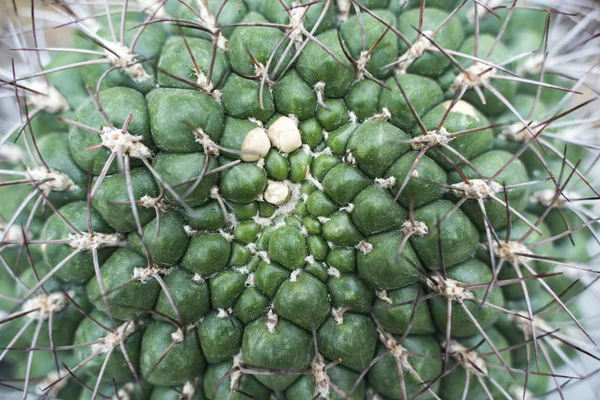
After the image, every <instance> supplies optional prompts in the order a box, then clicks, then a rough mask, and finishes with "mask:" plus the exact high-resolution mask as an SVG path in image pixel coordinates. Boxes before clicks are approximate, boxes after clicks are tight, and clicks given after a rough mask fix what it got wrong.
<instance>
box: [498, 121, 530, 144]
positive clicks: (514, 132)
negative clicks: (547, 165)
mask: <svg viewBox="0 0 600 400" xmlns="http://www.w3.org/2000/svg"><path fill="white" fill-rule="evenodd" d="M526 122H527V121H526ZM527 125H528V126H537V125H539V123H538V122H537V121H529V122H527ZM498 137H500V138H501V139H504V140H507V141H510V142H519V143H523V142H528V141H530V140H531V139H532V138H533V136H532V135H531V132H529V130H528V129H527V128H526V127H525V125H523V124H522V123H521V122H515V123H514V124H512V125H509V126H507V127H506V128H505V129H504V130H503V131H502V132H501V133H500V134H499V135H498Z"/></svg>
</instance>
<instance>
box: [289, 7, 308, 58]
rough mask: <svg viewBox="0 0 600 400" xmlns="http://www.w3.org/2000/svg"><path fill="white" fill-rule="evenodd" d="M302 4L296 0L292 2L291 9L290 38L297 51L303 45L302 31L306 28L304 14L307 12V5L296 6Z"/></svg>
mask: <svg viewBox="0 0 600 400" xmlns="http://www.w3.org/2000/svg"><path fill="white" fill-rule="evenodd" d="M299 5H300V4H299V3H298V2H297V1H295V2H294V3H292V8H291V9H290V10H289V13H290V27H289V29H290V30H291V32H290V40H291V41H293V42H294V47H295V48H296V51H298V50H300V48H301V47H302V31H303V30H304V15H305V13H306V8H305V7H296V6H299Z"/></svg>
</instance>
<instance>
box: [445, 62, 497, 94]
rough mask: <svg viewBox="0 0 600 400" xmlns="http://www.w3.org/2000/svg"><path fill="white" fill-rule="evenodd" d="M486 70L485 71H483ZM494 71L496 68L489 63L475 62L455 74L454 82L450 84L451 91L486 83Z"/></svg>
mask: <svg viewBox="0 0 600 400" xmlns="http://www.w3.org/2000/svg"><path fill="white" fill-rule="evenodd" d="M484 71H486V72H485V73H483V72H484ZM495 73H496V69H495V68H493V67H490V66H489V65H485V64H481V63H475V64H473V65H471V66H470V67H469V68H467V69H465V72H461V73H460V74H458V75H457V76H456V78H455V79H454V82H453V83H452V85H451V86H450V89H451V90H453V91H458V90H462V89H463V88H467V89H473V88H476V87H477V88H478V87H481V86H483V84H488V83H489V81H490V79H491V76H492V75H494V74H495Z"/></svg>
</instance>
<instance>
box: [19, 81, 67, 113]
mask: <svg viewBox="0 0 600 400" xmlns="http://www.w3.org/2000/svg"><path fill="white" fill-rule="evenodd" d="M28 87H29V88H30V89H32V90H35V91H36V92H38V93H39V94H38V93H34V92H30V91H28V92H27V103H28V104H30V105H32V106H33V107H34V108H35V109H36V110H44V111H46V112H49V113H51V114H59V113H62V112H65V111H67V110H69V103H67V100H66V99H65V98H64V96H63V95H62V94H60V92H59V91H58V90H56V89H55V88H54V86H52V85H50V84H49V83H48V82H46V81H45V80H43V79H36V80H32V81H31V82H30V83H29V84H28Z"/></svg>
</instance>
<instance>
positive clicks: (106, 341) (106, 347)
mask: <svg viewBox="0 0 600 400" xmlns="http://www.w3.org/2000/svg"><path fill="white" fill-rule="evenodd" d="M139 326H140V322H139V321H128V322H125V323H124V324H123V325H121V326H119V327H118V328H117V329H115V330H114V331H113V332H110V333H109V334H108V335H106V336H104V338H103V339H102V341H101V342H100V343H94V344H93V345H92V347H91V350H92V353H93V354H105V353H108V352H109V351H111V350H113V349H114V348H115V347H118V346H119V345H120V344H121V343H123V342H124V341H125V340H126V339H127V338H128V337H129V336H131V335H132V334H133V333H134V332H135V331H136V330H137V329H138V328H139Z"/></svg>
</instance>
